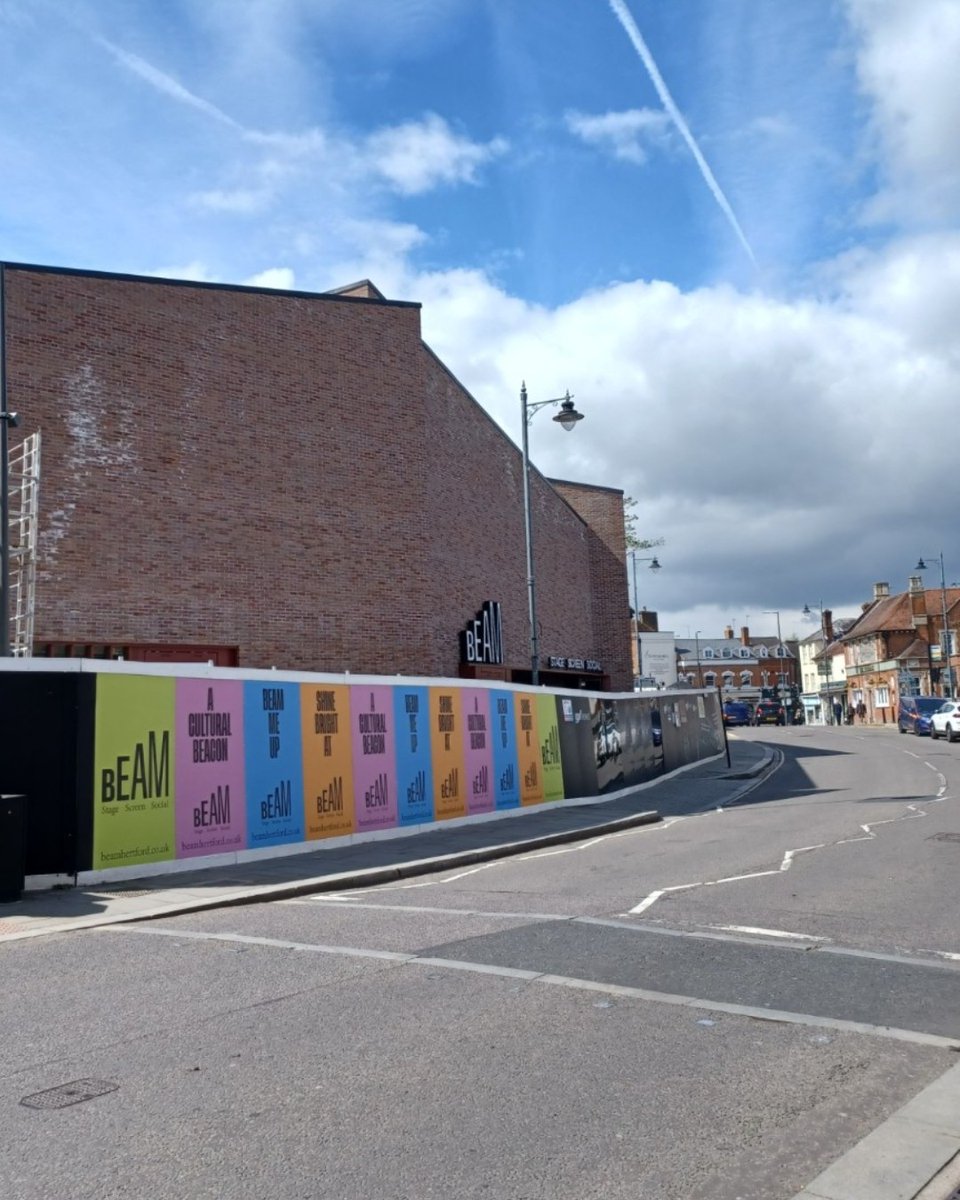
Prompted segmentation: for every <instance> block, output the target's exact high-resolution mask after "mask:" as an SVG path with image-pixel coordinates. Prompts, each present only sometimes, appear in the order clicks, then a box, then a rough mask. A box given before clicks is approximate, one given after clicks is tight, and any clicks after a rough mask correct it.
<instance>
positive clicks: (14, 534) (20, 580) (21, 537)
mask: <svg viewBox="0 0 960 1200" xmlns="http://www.w3.org/2000/svg"><path fill="white" fill-rule="evenodd" d="M8 462H9V468H10V469H9V495H10V501H9V503H10V507H9V514H8V515H9V525H8V539H7V545H8V553H9V562H10V607H9V615H10V653H11V655H13V656H14V657H18V658H29V657H30V656H31V655H32V654H33V626H34V614H35V612H36V591H37V524H38V514H39V500H40V434H39V432H37V433H31V434H30V436H29V437H26V438H24V439H23V441H22V442H21V443H20V444H19V445H18V446H14V447H13V448H12V449H11V450H10V452H9V457H8Z"/></svg>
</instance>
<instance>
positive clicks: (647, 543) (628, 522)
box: [623, 496, 663, 550]
mask: <svg viewBox="0 0 960 1200" xmlns="http://www.w3.org/2000/svg"><path fill="white" fill-rule="evenodd" d="M636 506H637V501H636V500H634V498H633V497H632V496H627V498H626V499H625V500H624V502H623V513H624V524H625V526H626V530H627V549H628V550H652V549H653V548H654V546H662V545H663V538H662V537H659V538H641V537H640V535H639V534H638V533H637V514H636V513H635V512H634V511H633V510H634V509H635V508H636Z"/></svg>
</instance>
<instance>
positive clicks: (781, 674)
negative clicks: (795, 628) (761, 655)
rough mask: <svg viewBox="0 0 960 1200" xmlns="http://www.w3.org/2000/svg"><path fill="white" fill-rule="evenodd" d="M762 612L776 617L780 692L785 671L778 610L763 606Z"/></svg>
mask: <svg viewBox="0 0 960 1200" xmlns="http://www.w3.org/2000/svg"><path fill="white" fill-rule="evenodd" d="M763 612H764V613H766V614H767V615H768V616H771V617H776V618H777V664H778V665H777V694H778V695H779V693H780V687H781V681H783V686H784V687H786V678H787V675H786V672H785V671H784V670H783V635H782V634H781V633H780V610H779V609H778V608H765V609H763Z"/></svg>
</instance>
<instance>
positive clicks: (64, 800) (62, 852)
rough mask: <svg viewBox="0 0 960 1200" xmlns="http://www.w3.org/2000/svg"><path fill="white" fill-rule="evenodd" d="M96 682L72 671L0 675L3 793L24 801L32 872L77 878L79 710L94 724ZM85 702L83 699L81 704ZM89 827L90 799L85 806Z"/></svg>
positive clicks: (83, 755) (86, 749)
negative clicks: (23, 798) (94, 687)
mask: <svg viewBox="0 0 960 1200" xmlns="http://www.w3.org/2000/svg"><path fill="white" fill-rule="evenodd" d="M92 695H93V680H92V679H91V678H89V677H84V676H81V675H79V674H75V673H72V672H70V673H64V674H62V675H60V674H49V673H47V672H43V673H36V674H32V673H28V672H24V673H20V672H16V673H14V672H0V790H2V791H4V792H22V793H23V794H24V795H25V796H26V797H27V804H26V807H27V858H26V873H27V875H52V874H67V875H72V874H74V873H75V872H76V871H77V870H79V869H82V867H83V865H85V864H81V863H80V861H79V858H78V833H79V829H78V809H79V805H80V799H81V798H80V796H79V795H78V788H77V783H78V770H79V767H80V763H81V761H82V760H84V759H86V761H88V762H89V755H90V753H91V752H92V747H91V746H90V745H84V746H83V747H82V748H81V744H80V743H81V740H86V741H87V742H89V740H90V739H89V737H86V735H82V734H81V732H80V730H81V722H80V713H81V710H82V709H83V710H85V711H86V713H87V721H88V723H89V722H90V721H92V712H93V705H92ZM84 697H86V699H84ZM84 807H85V809H86V812H85V822H86V823H87V824H89V809H90V805H89V796H88V797H87V803H86V804H85V806H84Z"/></svg>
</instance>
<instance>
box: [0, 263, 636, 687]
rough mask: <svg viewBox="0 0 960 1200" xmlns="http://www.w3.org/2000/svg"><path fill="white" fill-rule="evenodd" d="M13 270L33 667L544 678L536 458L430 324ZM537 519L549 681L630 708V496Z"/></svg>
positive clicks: (578, 486) (288, 301) (354, 297)
mask: <svg viewBox="0 0 960 1200" xmlns="http://www.w3.org/2000/svg"><path fill="white" fill-rule="evenodd" d="M0 269H2V271H3V283H4V288H3V294H4V312H3V321H2V331H0V332H2V337H3V348H4V355H5V362H6V391H7V405H8V409H9V410H16V411H18V413H19V415H20V426H19V428H18V429H16V430H11V446H12V447H15V446H16V444H17V443H18V442H19V441H20V440H21V439H22V438H24V437H29V436H30V435H32V434H35V433H40V435H41V439H42V442H41V444H42V454H41V466H40V483H39V510H38V519H37V537H36V551H35V614H36V615H35V620H34V630H33V645H34V653H36V654H39V655H47V656H68V657H71V656H81V657H94V658H96V657H101V658H103V657H112V658H120V657H123V658H127V659H137V660H144V661H178V660H180V661H184V660H186V661H194V660H197V659H200V660H202V661H207V660H213V661H214V662H216V663H219V664H222V665H242V666H246V667H268V668H269V667H277V668H283V669H287V670H305V671H320V672H324V671H330V672H344V671H349V672H351V673H358V674H359V673H363V674H379V675H384V674H391V675H392V674H397V675H409V676H431V677H451V676H457V675H463V676H470V677H476V678H487V679H503V680H506V681H513V682H518V683H522V682H527V681H529V679H530V639H529V627H528V617H527V612H528V609H527V579H526V562H525V543H524V525H523V471H522V456H521V453H520V451H519V449H518V448H517V446H516V445H515V444H514V442H513V441H512V440H511V439H510V438H509V437H507V436H506V435H505V434H504V433H503V431H502V430H501V429H500V428H499V426H498V425H497V424H496V423H495V422H494V421H493V420H492V419H491V418H490V416H489V415H488V414H487V413H486V412H485V411H484V410H483V409H482V408H481V407H480V405H479V404H478V403H477V402H476V401H475V400H474V399H473V397H472V396H471V395H470V394H469V393H468V392H467V390H466V389H465V388H464V387H463V386H462V385H461V384H460V383H459V382H458V381H457V379H456V378H455V377H454V375H453V374H452V373H451V371H450V370H449V369H448V368H447V367H446V366H445V365H444V364H443V363H442V362H441V361H440V360H439V359H438V358H437V357H436V355H435V354H434V353H433V352H432V351H431V350H430V349H429V347H428V346H427V345H426V344H425V343H424V342H423V340H422V338H421V333H420V306H419V305H418V304H416V303H411V302H401V301H389V300H386V299H384V297H383V296H382V295H381V294H380V293H379V292H378V291H377V290H376V288H375V287H373V285H372V284H370V283H368V282H363V283H360V284H357V285H354V286H352V287H350V288H345V289H341V290H339V291H337V292H332V293H322V294H312V293H302V292H282V291H273V290H268V289H263V288H252V287H235V286H226V285H211V284H202V283H187V282H180V281H170V280H162V279H155V278H143V277H137V276H125V275H113V274H106V273H101V272H95V271H78V270H66V269H57V268H50V267H37V266H30V265H23V264H10V263H8V264H3V265H2V267H0ZM565 383H566V381H557V380H549V381H543V386H544V391H545V393H546V394H554V393H555V392H556V390H557V388H558V387H562V386H564V385H565ZM519 423H520V417H519V412H518V425H519ZM518 433H519V430H518ZM552 434H553V429H552V428H551V429H549V430H548V429H544V430H542V431H541V433H540V434H539V436H542V437H547V436H551V435H552ZM531 508H532V524H533V544H534V552H535V562H536V580H537V612H538V618H539V627H540V628H539V642H540V652H541V658H540V679H541V682H542V683H545V684H551V685H553V686H573V687H588V688H591V689H596V690H616V691H627V690H629V689H630V687H631V684H632V673H631V664H630V649H631V647H630V629H629V623H628V619H627V617H628V614H629V598H628V588H627V576H626V567H625V554H626V548H625V535H624V513H623V493H622V492H621V491H619V490H618V489H615V488H609V487H593V486H590V485H589V484H582V483H574V482H570V481H561V480H548V479H546V478H544V477H543V476H542V475H540V474H539V473H538V472H537V471H536V470H535V469H532V470H531Z"/></svg>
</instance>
